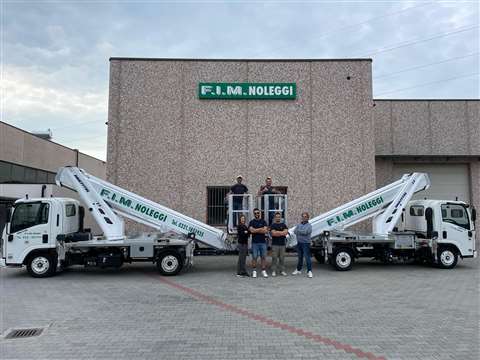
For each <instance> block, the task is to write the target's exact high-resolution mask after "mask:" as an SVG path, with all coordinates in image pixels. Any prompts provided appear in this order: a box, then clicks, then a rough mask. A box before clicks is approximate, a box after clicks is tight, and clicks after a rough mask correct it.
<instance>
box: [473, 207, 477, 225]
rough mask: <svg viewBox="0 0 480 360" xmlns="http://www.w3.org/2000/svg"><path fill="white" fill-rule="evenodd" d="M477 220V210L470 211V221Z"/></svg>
mask: <svg viewBox="0 0 480 360" xmlns="http://www.w3.org/2000/svg"><path fill="white" fill-rule="evenodd" d="M476 220H477V210H476V209H475V208H473V209H472V221H473V222H475V221H476Z"/></svg>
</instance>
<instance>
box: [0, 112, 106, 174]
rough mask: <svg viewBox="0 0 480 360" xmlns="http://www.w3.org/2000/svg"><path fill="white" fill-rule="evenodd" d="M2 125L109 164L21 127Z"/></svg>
mask: <svg viewBox="0 0 480 360" xmlns="http://www.w3.org/2000/svg"><path fill="white" fill-rule="evenodd" d="M0 124H4V125H7V126H10V127H11V128H14V129H15V130H18V131H21V132H23V133H25V134H28V135H31V136H34V137H35V138H36V139H39V140H41V141H47V142H49V143H52V144H55V145H58V146H61V147H63V148H65V149H68V150H71V151H78V153H79V154H82V155H84V156H88V157H90V158H92V159H94V160H97V161H101V162H103V163H104V164H106V163H107V162H106V161H105V160H102V159H99V158H96V157H95V156H92V155H88V154H85V153H84V152H81V151H80V150H79V149H73V148H71V147H68V146H66V145H63V144H60V143H57V142H55V141H52V140H47V139H42V138H41V137H38V136H35V134H32V133H31V132H29V131H27V130H24V129H22V128H19V127H17V126H15V125H12V124H9V123H7V122H5V121H0Z"/></svg>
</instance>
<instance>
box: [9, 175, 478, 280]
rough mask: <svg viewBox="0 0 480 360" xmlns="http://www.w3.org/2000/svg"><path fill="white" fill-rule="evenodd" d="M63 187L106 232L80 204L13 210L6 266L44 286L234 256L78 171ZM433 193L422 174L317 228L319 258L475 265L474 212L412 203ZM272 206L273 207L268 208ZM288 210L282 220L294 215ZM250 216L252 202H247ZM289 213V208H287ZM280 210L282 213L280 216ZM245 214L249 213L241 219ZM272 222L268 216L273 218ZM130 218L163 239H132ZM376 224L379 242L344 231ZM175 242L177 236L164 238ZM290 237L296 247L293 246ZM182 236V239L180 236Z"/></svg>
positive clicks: (39, 201)
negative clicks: (142, 264)
mask: <svg viewBox="0 0 480 360" xmlns="http://www.w3.org/2000/svg"><path fill="white" fill-rule="evenodd" d="M56 182H57V185H59V186H63V187H66V188H70V189H72V190H75V191H76V192H77V193H78V194H79V196H80V199H81V200H82V202H83V205H84V206H85V207H86V209H87V210H88V211H89V212H90V213H91V214H92V216H93V217H94V219H95V221H96V222H97V223H98V225H99V226H100V228H101V229H102V231H103V234H102V235H101V236H92V234H91V232H90V231H87V229H84V226H83V219H84V214H85V208H84V207H83V206H80V203H79V202H78V201H77V200H74V199H68V198H55V197H51V198H36V199H28V198H24V199H20V200H17V201H16V202H15V206H14V211H13V214H9V215H8V219H7V220H8V222H7V226H6V227H5V230H4V233H3V234H2V243H1V244H0V245H1V250H2V258H3V259H4V260H5V264H6V265H7V266H23V265H26V266H27V270H28V272H29V273H30V274H31V275H32V276H34V277H46V276H50V275H53V274H55V273H56V272H57V271H59V270H61V269H63V268H65V267H68V266H71V265H84V266H99V267H120V266H121V265H122V264H123V263H124V262H135V261H150V262H154V263H156V264H157V267H158V269H159V271H160V272H161V273H162V274H164V275H176V274H178V273H179V272H180V270H181V269H182V268H183V267H184V266H188V265H190V264H191V263H192V259H193V250H194V246H195V242H196V241H198V242H201V243H204V244H206V245H207V246H210V247H213V248H216V249H223V250H233V247H232V244H231V243H230V242H229V240H227V238H226V234H225V233H224V232H223V231H221V230H219V229H216V228H214V227H212V226H209V225H206V224H204V223H202V222H200V221H197V220H195V219H192V218H190V217H188V216H185V215H183V214H180V213H178V212H176V211H174V210H172V209H169V208H167V207H165V206H162V205H160V204H157V203H155V202H153V201H150V200H148V199H145V198H143V197H141V196H139V195H137V194H134V193H132V192H129V191H127V190H125V189H122V188H120V187H118V186H115V185H112V184H110V183H109V182H106V181H104V180H101V179H98V178H96V177H94V176H92V175H89V174H87V173H86V172H85V171H83V170H81V169H79V168H76V167H64V168H60V169H59V171H58V173H57V177H56ZM429 186H430V181H429V178H428V176H427V175H426V174H423V173H413V174H406V175H404V176H403V177H402V178H401V179H400V180H398V181H396V182H394V183H392V184H390V185H387V186H385V187H383V188H381V189H379V190H376V191H373V192H371V193H369V194H367V195H365V196H362V197H360V198H358V199H356V200H353V201H351V202H349V203H347V204H345V205H342V206H339V207H338V208H336V209H333V210H331V211H329V212H326V213H325V214H322V215H320V216H317V217H315V218H313V219H311V220H310V223H311V225H312V239H313V243H312V244H313V245H312V251H313V255H314V256H315V258H316V259H317V260H318V261H320V262H324V261H326V260H328V261H330V263H331V264H333V265H334V266H335V267H336V268H337V269H338V270H348V269H350V268H351V266H352V264H353V261H354V259H355V258H358V257H373V258H376V259H379V260H382V261H384V262H390V261H391V260H392V259H393V258H394V257H397V258H402V259H411V258H414V259H417V260H420V261H423V262H433V263H437V264H439V265H440V266H441V267H443V268H453V267H454V266H455V265H456V263H457V260H458V257H459V256H460V257H462V258H468V257H476V255H477V253H476V250H475V226H474V222H475V218H476V212H475V209H471V211H470V207H469V205H467V204H465V203H463V202H460V201H446V200H414V201H410V199H411V198H412V196H413V194H415V193H416V192H418V191H421V190H424V189H426V188H428V187H429ZM267 201H268V200H267V199H265V203H267ZM282 201H284V205H281V206H280V207H279V208H278V209H276V208H275V209H276V211H277V210H278V211H280V210H283V211H284V210H286V197H285V198H284V200H282ZM249 203H250V208H251V205H252V204H251V203H252V201H249ZM282 204H283V202H282ZM279 209H280V210H279ZM240 210H241V211H244V210H243V209H240ZM264 212H265V214H266V215H265V216H267V217H268V211H265V209H264ZM124 218H127V219H130V220H133V221H136V222H138V223H141V224H144V225H147V226H150V227H153V228H154V229H157V230H160V231H161V232H160V233H157V234H142V235H140V236H137V237H133V238H132V237H127V236H125V233H124V220H123V219H124ZM370 218H372V220H373V232H372V233H366V234H363V233H359V232H353V231H346V230H345V229H346V228H347V227H349V226H352V225H354V224H357V223H359V222H361V221H364V220H366V219H370ZM166 230H168V231H173V232H174V233H176V234H177V235H171V234H170V235H169V234H168V233H165V231H166ZM294 232H295V228H292V229H290V231H289V233H290V236H289V245H290V246H291V245H293V244H294V243H295V235H294ZM178 234H180V235H181V237H179V236H178Z"/></svg>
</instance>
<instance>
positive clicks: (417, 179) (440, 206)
mask: <svg viewBox="0 0 480 360" xmlns="http://www.w3.org/2000/svg"><path fill="white" fill-rule="evenodd" d="M429 187H430V179H429V177H428V175H427V174H425V173H412V174H405V175H403V176H402V178H401V179H400V180H398V181H395V182H393V183H391V184H389V185H387V186H385V187H383V188H380V189H378V190H375V191H373V192H371V193H369V194H367V195H364V196H362V197H360V198H358V199H355V200H353V201H351V202H349V203H347V204H345V205H342V206H339V207H337V208H335V209H333V210H330V211H328V212H326V213H324V214H321V215H319V216H317V217H315V218H313V219H311V220H310V221H309V222H310V224H311V225H312V234H311V237H312V239H313V242H312V252H313V255H314V256H315V258H316V259H317V260H318V261H319V262H322V263H323V262H325V261H329V262H330V263H331V264H332V265H333V266H334V267H335V268H336V269H337V270H349V269H350V268H351V267H352V265H353V262H354V259H355V258H359V257H373V258H375V259H378V260H381V261H383V262H391V261H393V259H394V258H395V257H396V258H401V259H404V260H406V259H417V260H419V261H422V262H433V263H438V264H439V265H440V266H441V267H443V268H453V267H454V266H455V265H456V263H457V260H458V257H459V256H461V257H462V258H468V257H476V255H477V253H476V250H475V227H474V222H475V218H476V212H475V209H472V211H471V212H470V209H469V206H468V205H467V204H465V203H463V202H460V201H446V200H415V201H410V200H411V198H412V196H413V195H414V194H415V193H417V192H419V191H422V190H425V189H427V188H429ZM370 218H372V223H373V224H372V225H373V231H372V233H361V232H354V231H346V230H345V229H346V228H347V227H349V226H352V225H354V224H357V223H359V222H361V221H365V220H367V219H370ZM439 234H441V237H439ZM295 244H296V238H295V227H293V228H291V229H290V230H289V246H293V245H295Z"/></svg>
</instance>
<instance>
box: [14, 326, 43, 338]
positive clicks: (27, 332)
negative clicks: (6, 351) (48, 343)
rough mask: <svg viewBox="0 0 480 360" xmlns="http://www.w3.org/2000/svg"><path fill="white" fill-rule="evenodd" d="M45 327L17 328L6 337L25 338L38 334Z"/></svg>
mask: <svg viewBox="0 0 480 360" xmlns="http://www.w3.org/2000/svg"><path fill="white" fill-rule="evenodd" d="M42 331H43V329H40V328H33V329H15V330H12V331H10V332H9V333H8V334H7V336H5V339H23V338H27V337H32V336H38V335H40V334H41V333H42Z"/></svg>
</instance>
